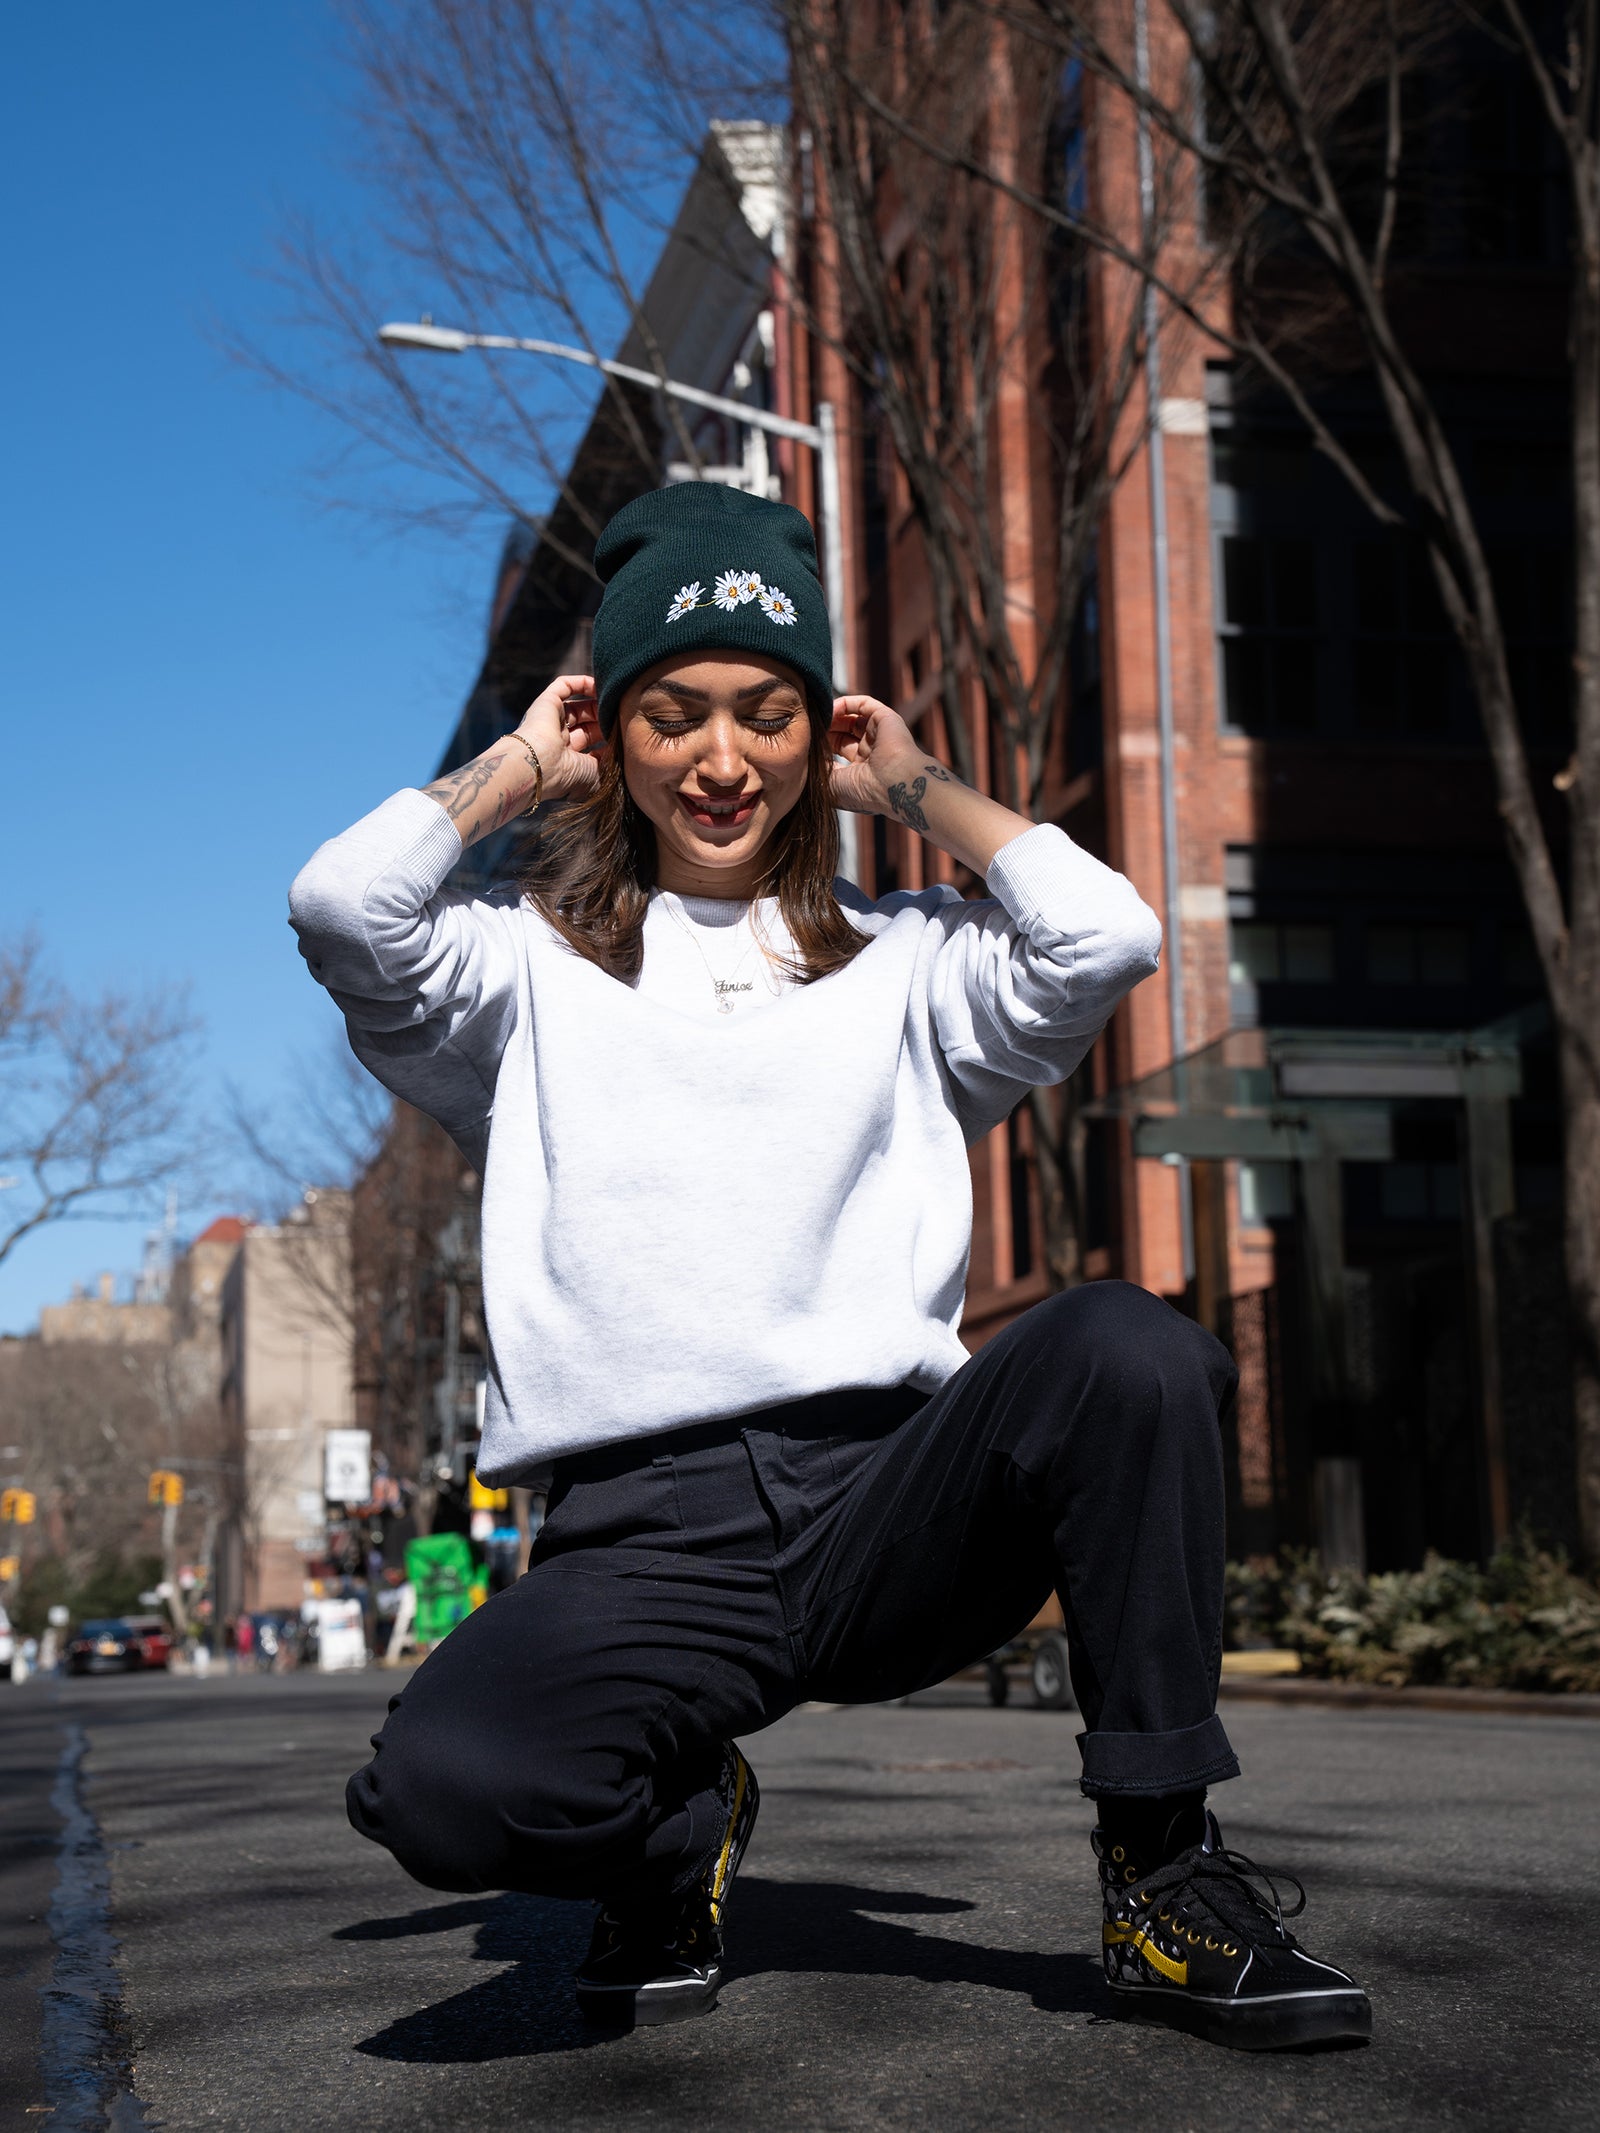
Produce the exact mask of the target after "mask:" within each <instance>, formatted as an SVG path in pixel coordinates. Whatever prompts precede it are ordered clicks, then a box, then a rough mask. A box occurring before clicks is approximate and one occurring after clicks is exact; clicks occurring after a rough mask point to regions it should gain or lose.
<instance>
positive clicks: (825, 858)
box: [517, 719, 867, 985]
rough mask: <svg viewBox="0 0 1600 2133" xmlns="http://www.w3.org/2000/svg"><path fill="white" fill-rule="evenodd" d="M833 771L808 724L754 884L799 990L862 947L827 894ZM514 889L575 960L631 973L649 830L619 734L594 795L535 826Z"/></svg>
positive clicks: (645, 890) (648, 866) (639, 953)
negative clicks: (773, 909) (792, 782)
mask: <svg viewBox="0 0 1600 2133" xmlns="http://www.w3.org/2000/svg"><path fill="white" fill-rule="evenodd" d="M832 766H833V743H832V741H831V740H830V739H829V737H828V732H827V728H826V727H824V726H822V725H821V724H819V722H818V721H817V720H816V719H813V720H812V721H811V753H810V755H809V757H808V758H807V762H806V782H805V787H804V790H803V791H802V792H801V795H800V798H799V799H798V800H797V801H796V803H795V805H794V806H793V807H792V808H791V809H790V811H789V813H788V814H787V815H786V816H785V817H784V819H783V820H782V822H780V823H779V825H778V827H777V829H776V830H775V831H774V833H773V836H772V840H771V842H770V843H769V845H768V846H767V858H766V865H765V867H764V869H763V870H762V874H761V878H760V880H759V881H758V882H757V884H756V894H757V896H775V897H776V898H777V900H778V909H779V911H780V912H781V913H782V916H783V922H784V924H785V925H786V926H787V927H788V929H789V934H790V938H791V939H792V940H793V942H794V948H795V952H794V954H793V956H785V957H783V958H781V959H779V961H780V967H781V968H783V969H784V970H785V971H786V972H787V974H788V975H789V976H790V977H792V978H793V979H794V980H795V981H796V982H797V983H798V984H801V985H813V984H815V983H816V981H817V979H818V978H826V977H830V976H831V975H832V974H833V972H834V971H836V970H842V969H843V968H844V966H845V965H846V963H849V962H851V961H853V960H854V958H855V957H856V956H858V955H859V954H860V953H861V951H862V949H863V948H865V946H866V945H867V940H866V936H865V934H862V933H858V932H857V930H856V928H855V927H854V926H852V925H851V923H850V921H849V919H848V918H846V917H845V915H844V912H843V910H842V909H841V908H840V904H839V900H838V898H837V897H836V896H835V895H834V893H833V877H834V875H835V874H836V873H837V871H838V867H839V818H838V816H837V814H836V813H835V812H834V806H833V792H832ZM517 885H518V887H519V888H520V889H521V891H522V893H523V895H524V896H526V897H527V899H528V901H529V902H530V903H531V904H532V905H533V907H534V909H535V910H536V911H537V912H538V913H539V914H540V916H541V917H542V918H543V919H544V920H545V921H546V922H547V923H548V924H549V925H550V926H552V927H553V928H554V930H555V931H556V932H557V933H559V934H560V935H561V937H562V939H563V940H564V941H566V942H567V943H568V944H569V945H570V946H571V947H573V948H574V949H576V951H577V952H578V954H579V955H581V956H584V957H586V958H587V960H588V961H589V962H591V963H597V964H598V965H599V967H600V968H601V969H602V970H603V971H605V972H606V973H607V974H608V975H609V976H610V977H613V978H620V979H621V981H622V982H623V983H624V984H625V985H631V984H632V983H633V981H634V980H635V978H637V977H638V975H639V971H640V968H641V966H642V965H643V962H644V918H645V912H646V911H647V910H648V908H649V904H650V891H651V890H652V889H653V888H654V887H655V885H656V832H655V825H654V823H653V822H652V821H651V820H650V818H649V816H648V815H646V814H645V812H644V810H643V809H642V808H641V807H639V806H638V804H637V803H636V801H635V800H634V797H633V795H632V793H630V792H629V790H628V785H627V779H626V777H625V776H624V774H623V768H622V737H621V734H620V732H619V733H618V734H617V735H616V736H615V738H614V739H613V741H612V745H611V747H610V748H609V749H608V750H607V752H606V754H605V756H604V757H603V758H602V760H601V763H600V783H599V785H598V786H597V787H596V789H595V791H594V792H592V793H591V794H590V795H589V797H588V798H587V799H585V800H579V801H575V802H573V803H572V804H570V805H568V806H565V807H562V808H559V809H556V810H554V811H552V813H551V814H550V816H549V817H548V818H547V819H546V821H545V822H543V823H542V824H541V825H540V826H539V830H538V835H537V842H536V843H535V844H534V845H533V847H532V849H531V850H530V851H529V853H528V854H527V856H526V859H525V861H524V863H523V868H522V872H521V874H520V875H519V877H518V883H517Z"/></svg>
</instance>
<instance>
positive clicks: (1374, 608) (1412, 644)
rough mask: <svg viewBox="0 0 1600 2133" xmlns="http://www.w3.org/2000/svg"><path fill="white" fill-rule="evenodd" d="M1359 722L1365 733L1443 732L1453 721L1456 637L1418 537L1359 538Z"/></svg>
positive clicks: (1356, 657) (1356, 645) (1355, 676)
mask: <svg viewBox="0 0 1600 2133" xmlns="http://www.w3.org/2000/svg"><path fill="white" fill-rule="evenodd" d="M1352 561H1353V564H1354V576H1355V609H1356V612H1355V623H1356V629H1355V641H1354V645H1353V647H1352V656H1353V659H1354V673H1353V676H1352V680H1353V682H1354V687H1355V714H1356V726H1357V728H1358V730H1359V731H1361V732H1363V733H1392V734H1407V735H1417V734H1430V735H1432V734H1440V733H1443V732H1445V731H1446V730H1447V728H1448V727H1449V724H1450V681H1451V664H1450V658H1449V653H1450V649H1451V645H1452V642H1453V639H1452V637H1451V634H1450V627H1449V624H1448V623H1447V622H1446V620H1445V614H1444V610H1443V608H1442V607H1441V606H1440V604H1439V595H1438V591H1437V588H1436V587H1435V585H1434V582H1433V572H1432V566H1431V564H1430V563H1429V561H1428V554H1427V550H1426V549H1425V548H1424V547H1423V546H1422V543H1421V542H1420V541H1416V540H1408V539H1404V538H1395V537H1391V538H1389V539H1387V540H1376V541H1357V543H1356V544H1355V551H1354V555H1353V557H1352Z"/></svg>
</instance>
